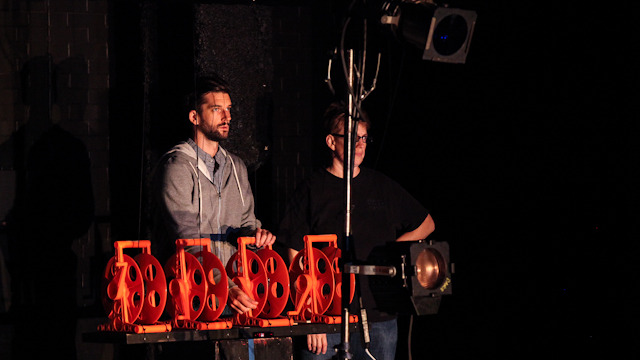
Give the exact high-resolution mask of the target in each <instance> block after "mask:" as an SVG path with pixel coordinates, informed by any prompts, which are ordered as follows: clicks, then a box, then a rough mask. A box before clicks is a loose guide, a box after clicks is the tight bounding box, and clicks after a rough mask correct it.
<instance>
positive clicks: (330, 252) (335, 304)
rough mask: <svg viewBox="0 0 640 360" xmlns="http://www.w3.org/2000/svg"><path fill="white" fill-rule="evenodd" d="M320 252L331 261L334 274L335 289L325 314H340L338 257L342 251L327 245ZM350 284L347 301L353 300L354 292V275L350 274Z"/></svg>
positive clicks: (340, 283) (340, 287) (340, 279)
mask: <svg viewBox="0 0 640 360" xmlns="http://www.w3.org/2000/svg"><path fill="white" fill-rule="evenodd" d="M322 252H323V253H324V254H325V255H327V258H328V259H329V262H330V263H331V268H332V269H333V274H334V276H335V284H336V286H335V291H334V295H333V300H332V302H331V306H330V307H329V309H327V311H326V314H327V315H340V314H342V271H341V270H340V266H339V264H338V262H339V261H340V257H341V254H342V251H341V250H340V249H339V248H337V247H334V246H327V247H325V248H323V249H322ZM349 279H350V283H351V286H350V287H349V289H350V295H349V303H351V301H353V296H354V295H355V292H356V275H355V274H351V275H350V276H349Z"/></svg>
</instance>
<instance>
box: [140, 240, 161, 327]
mask: <svg viewBox="0 0 640 360" xmlns="http://www.w3.org/2000/svg"><path fill="white" fill-rule="evenodd" d="M134 259H135V261H136V262H137V263H138V265H139V266H140V271H141V274H142V280H143V281H144V290H145V291H144V297H143V299H142V304H143V305H142V312H140V316H139V317H138V320H137V321H136V322H137V323H139V324H154V323H155V322H156V321H158V319H160V316H161V315H162V312H163V311H164V307H165V304H166V302H167V279H166V277H165V274H164V270H163V269H162V266H161V265H160V262H159V261H158V260H157V259H156V258H155V257H154V256H152V255H150V254H147V253H140V254H138V255H136V257H135V258H134Z"/></svg>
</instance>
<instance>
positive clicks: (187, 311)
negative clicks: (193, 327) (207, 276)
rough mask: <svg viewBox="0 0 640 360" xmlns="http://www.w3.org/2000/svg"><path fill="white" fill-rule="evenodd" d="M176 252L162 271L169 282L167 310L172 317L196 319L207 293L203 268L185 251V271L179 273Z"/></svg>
mask: <svg viewBox="0 0 640 360" xmlns="http://www.w3.org/2000/svg"><path fill="white" fill-rule="evenodd" d="M177 258H178V256H177V254H174V255H173V256H171V258H169V260H168V261H167V263H166V264H165V268H164V271H165V273H166V274H167V281H168V282H169V294H168V300H169V301H167V306H166V309H167V312H168V313H169V315H170V316H171V318H173V319H178V317H180V319H179V320H196V319H197V318H198V316H200V314H201V313H202V310H203V308H204V306H203V302H204V299H205V298H206V295H207V282H206V281H205V280H204V269H203V268H202V265H201V264H200V262H199V261H198V259H196V257H195V256H193V255H192V254H190V253H188V252H185V253H184V261H185V269H186V271H185V273H184V274H179V270H178V269H179V268H180V264H179V262H178V261H177Z"/></svg>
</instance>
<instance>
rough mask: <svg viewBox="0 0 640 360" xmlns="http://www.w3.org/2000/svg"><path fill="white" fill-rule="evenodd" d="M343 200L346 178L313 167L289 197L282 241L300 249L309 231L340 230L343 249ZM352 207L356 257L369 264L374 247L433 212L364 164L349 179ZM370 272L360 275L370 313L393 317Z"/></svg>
mask: <svg viewBox="0 0 640 360" xmlns="http://www.w3.org/2000/svg"><path fill="white" fill-rule="evenodd" d="M345 204H346V195H345V181H344V180H343V179H341V178H338V177H336V176H334V175H332V174H331V173H329V172H328V171H326V170H324V169H319V170H317V171H315V172H314V173H313V175H312V176H311V177H309V178H307V179H306V180H304V181H303V182H302V183H301V184H300V185H299V186H298V187H297V189H296V191H295V193H294V195H293V196H292V198H291V199H290V201H289V204H288V207H287V210H286V212H285V215H284V217H283V219H282V221H281V223H280V226H279V232H278V234H277V235H278V241H279V242H281V243H282V244H283V245H285V246H286V247H290V248H293V249H295V250H302V248H303V247H304V236H305V235H321V234H336V235H337V236H338V247H340V248H341V249H343V248H344V241H343V240H344V234H345V225H344V224H345V209H346V205H345ZM351 209H352V210H351V240H352V243H353V246H354V253H353V254H352V255H353V258H354V259H355V260H356V261H358V260H359V261H361V262H363V263H365V264H370V263H368V262H367V260H370V256H371V253H372V250H373V249H374V248H376V247H378V248H379V247H380V246H383V245H384V244H386V243H388V242H391V241H395V240H396V239H397V238H398V236H400V235H402V234H403V233H406V232H408V231H412V230H415V229H416V228H417V227H418V226H420V224H421V223H422V222H423V221H424V219H425V218H426V217H427V215H428V214H429V213H428V211H427V210H426V209H425V208H424V207H423V206H422V205H421V204H420V203H419V202H418V201H417V200H416V199H414V198H413V196H411V195H410V194H409V193H408V192H407V191H406V190H405V189H403V188H402V187H401V186H400V185H399V184H398V183H396V182H395V181H393V180H391V179H390V178H388V177H387V176H385V175H383V174H382V173H379V172H377V171H374V170H371V169H366V168H360V173H359V174H358V176H356V177H355V178H354V179H353V181H352V182H351ZM325 246H326V244H325ZM371 265H376V264H371ZM367 278H368V276H359V281H360V283H361V285H360V288H361V291H362V298H363V303H364V307H365V308H366V309H367V313H368V316H369V319H370V320H371V321H382V320H387V319H392V318H393V317H394V315H392V314H386V313H381V312H379V311H377V309H376V305H375V301H374V299H373V295H372V294H371V291H370V289H369V282H368V279H367ZM354 303H355V301H354Z"/></svg>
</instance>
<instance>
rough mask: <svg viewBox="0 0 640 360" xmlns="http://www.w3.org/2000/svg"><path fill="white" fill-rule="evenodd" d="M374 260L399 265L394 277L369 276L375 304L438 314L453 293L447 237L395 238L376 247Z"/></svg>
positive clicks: (397, 310)
mask: <svg viewBox="0 0 640 360" xmlns="http://www.w3.org/2000/svg"><path fill="white" fill-rule="evenodd" d="M374 254H375V255H373V258H372V259H371V260H372V261H375V262H377V263H380V264H381V265H383V266H391V267H394V268H395V269H396V275H395V276H393V277H385V276H373V277H371V279H370V280H369V283H370V286H371V289H372V291H373V294H374V297H375V301H376V306H377V307H378V308H380V309H381V310H385V311H388V312H391V313H398V314H403V313H404V314H407V313H408V314H414V315H430V314H437V313H438V311H439V308H440V303H441V300H442V297H443V296H445V295H451V293H452V283H451V274H452V273H453V264H452V263H451V262H450V259H449V244H448V243H447V242H444V241H425V240H423V241H417V242H416V241H411V242H392V243H388V244H387V245H386V246H384V247H381V248H378V249H376V250H375V251H374Z"/></svg>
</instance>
